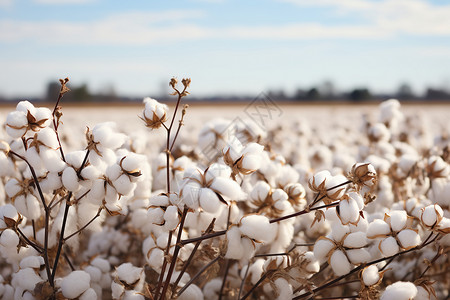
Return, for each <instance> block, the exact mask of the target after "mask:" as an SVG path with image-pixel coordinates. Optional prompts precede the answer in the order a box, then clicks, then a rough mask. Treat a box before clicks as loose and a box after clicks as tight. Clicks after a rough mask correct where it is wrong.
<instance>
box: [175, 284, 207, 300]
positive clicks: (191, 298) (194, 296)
mask: <svg viewBox="0 0 450 300" xmlns="http://www.w3.org/2000/svg"><path fill="white" fill-rule="evenodd" d="M177 299H179V300H203V299H204V298H203V293H202V290H201V289H200V288H199V287H198V286H196V285H195V284H191V285H190V286H189V287H188V288H187V289H186V290H185V291H184V292H183V294H181V295H180V296H179V297H178V298H177Z"/></svg>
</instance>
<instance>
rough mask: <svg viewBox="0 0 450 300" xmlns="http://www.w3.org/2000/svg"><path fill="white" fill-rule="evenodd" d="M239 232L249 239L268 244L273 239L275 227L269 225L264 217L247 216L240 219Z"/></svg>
mask: <svg viewBox="0 0 450 300" xmlns="http://www.w3.org/2000/svg"><path fill="white" fill-rule="evenodd" d="M239 230H240V231H241V232H242V234H243V235H246V236H248V237H249V238H251V239H255V240H257V241H261V242H264V243H270V242H271V241H272V240H273V239H274V238H275V235H276V233H277V226H276V225H275V224H271V223H269V219H268V218H267V217H265V216H262V215H249V216H245V217H243V218H242V219H241V221H240V226H239Z"/></svg>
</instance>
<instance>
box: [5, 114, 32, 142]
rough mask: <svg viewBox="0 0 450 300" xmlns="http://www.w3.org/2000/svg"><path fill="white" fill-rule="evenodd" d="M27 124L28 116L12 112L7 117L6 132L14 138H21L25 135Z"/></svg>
mask: <svg viewBox="0 0 450 300" xmlns="http://www.w3.org/2000/svg"><path fill="white" fill-rule="evenodd" d="M27 124H28V120H27V116H26V114H24V113H22V112H19V111H13V112H10V113H9V114H8V116H7V117H6V132H7V133H8V134H9V136H11V137H12V138H20V137H21V136H22V135H24V134H25V130H26V126H27Z"/></svg>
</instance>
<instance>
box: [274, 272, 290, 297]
mask: <svg viewBox="0 0 450 300" xmlns="http://www.w3.org/2000/svg"><path fill="white" fill-rule="evenodd" d="M274 284H275V287H276V294H277V298H276V299H277V300H288V299H292V296H293V295H294V291H293V289H292V285H290V284H289V282H288V281H287V280H286V279H284V278H281V277H280V278H277V279H275V281H274Z"/></svg>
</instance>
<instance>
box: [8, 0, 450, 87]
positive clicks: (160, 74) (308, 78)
mask: <svg viewBox="0 0 450 300" xmlns="http://www.w3.org/2000/svg"><path fill="white" fill-rule="evenodd" d="M449 16H450V4H448V2H447V1H443V0H441V1H439V0H436V1H425V0H377V1H375V0H248V1H242V0H241V1H239V0H186V1H176V0H171V1H148V0H146V1H144V0H133V1H123V0H113V1H106V0H0V70H1V71H0V94H1V95H5V96H13V95H19V96H29V95H30V96H31V95H41V94H43V93H44V91H45V85H46V84H47V82H49V81H50V80H55V79H58V78H62V77H66V76H69V77H70V79H71V82H72V83H73V84H74V85H77V84H82V83H87V84H88V85H89V87H90V88H91V90H92V91H93V92H101V91H104V90H107V89H109V88H110V87H111V86H114V88H115V90H116V92H117V93H118V94H121V95H132V96H145V95H150V96H157V95H158V94H161V93H162V92H163V91H165V90H166V89H167V88H166V86H167V82H168V80H169V79H170V78H171V77H172V76H176V77H179V78H182V77H191V78H192V89H191V91H192V93H194V94H196V95H198V96H207V95H211V94H217V93H218V94H236V93H242V94H247V95H252V94H259V92H261V91H267V90H268V89H285V90H286V91H287V92H293V91H295V89H296V88H298V87H301V88H308V87H310V86H312V85H316V84H320V83H321V82H323V81H324V80H328V79H329V80H332V81H333V82H334V83H335V85H336V86H337V87H338V88H340V89H342V90H345V89H349V88H352V87H362V86H367V87H369V88H371V89H372V90H374V91H378V92H391V91H394V90H396V88H397V87H398V86H399V84H400V83H402V82H408V83H410V84H411V85H412V86H413V88H414V90H415V91H416V92H422V91H423V90H424V88H425V87H426V86H435V87H442V86H444V85H449V86H450V17H449Z"/></svg>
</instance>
